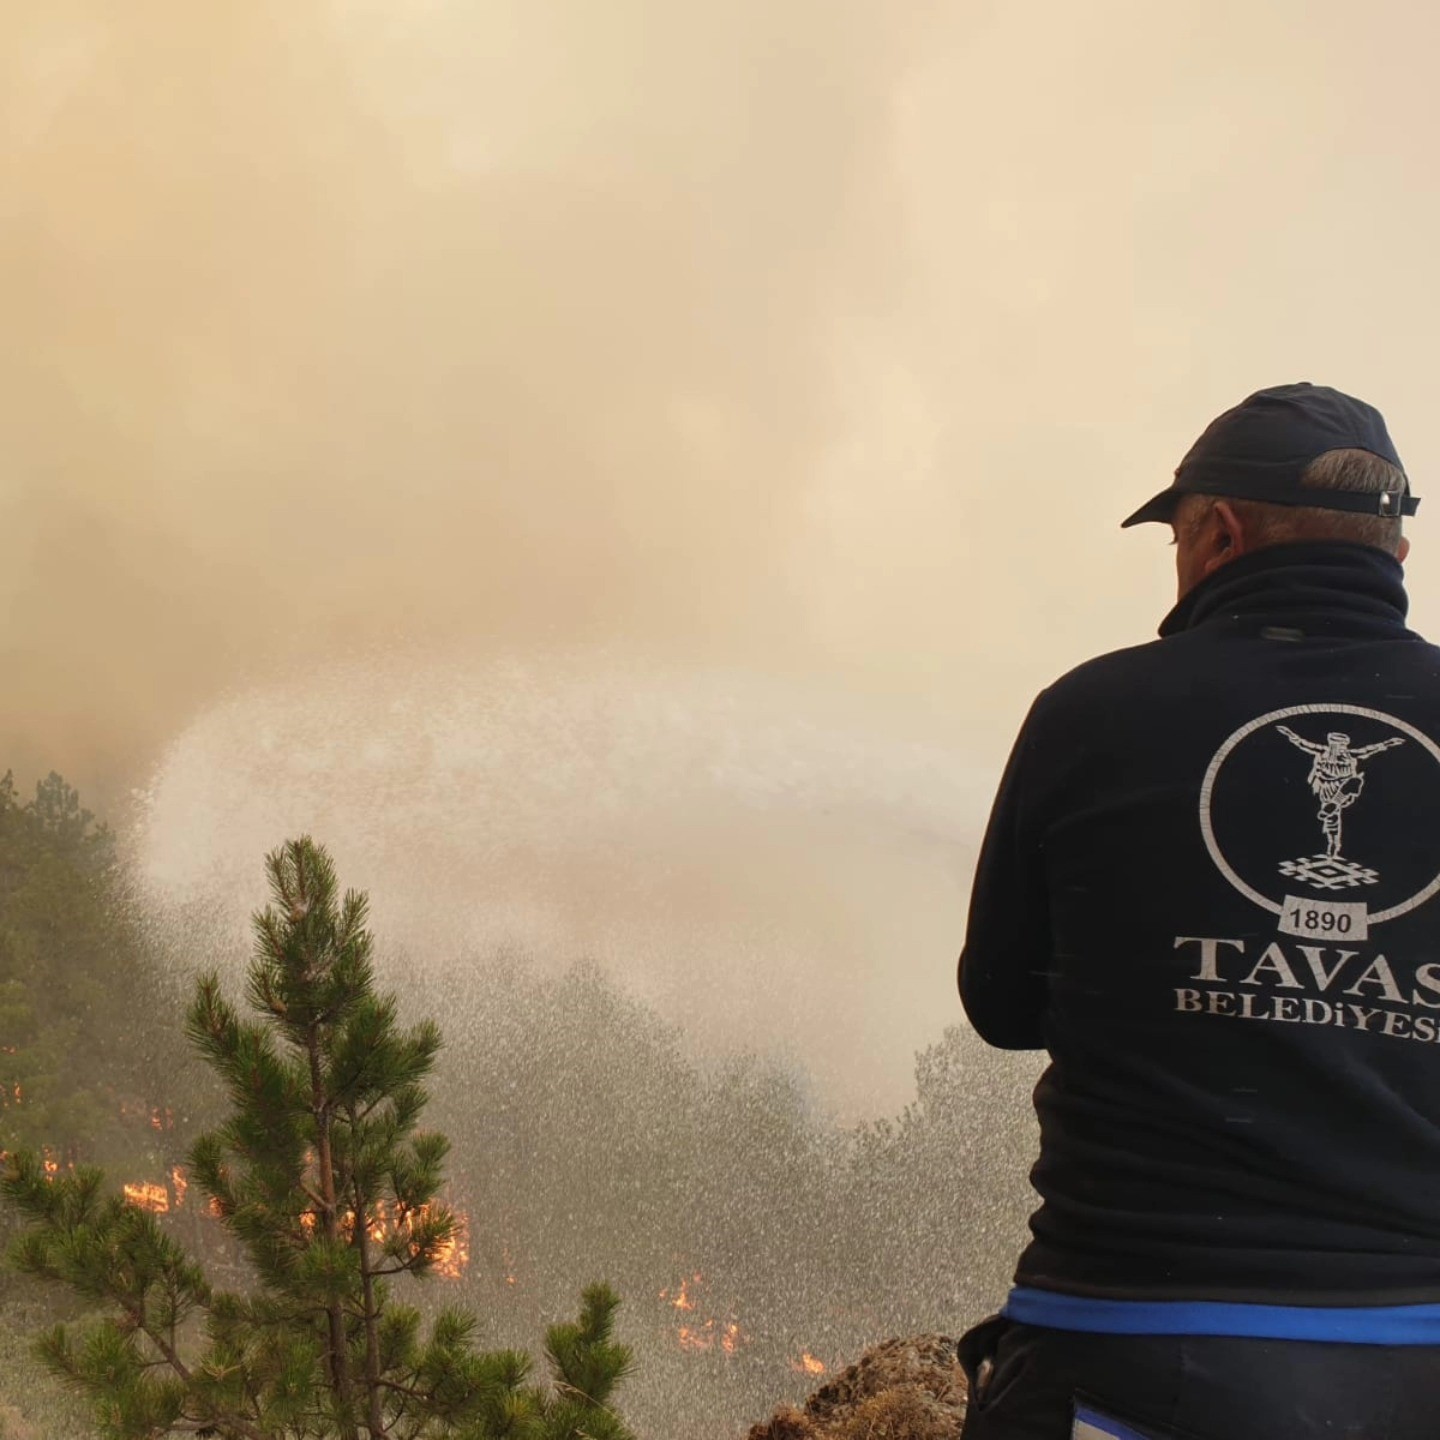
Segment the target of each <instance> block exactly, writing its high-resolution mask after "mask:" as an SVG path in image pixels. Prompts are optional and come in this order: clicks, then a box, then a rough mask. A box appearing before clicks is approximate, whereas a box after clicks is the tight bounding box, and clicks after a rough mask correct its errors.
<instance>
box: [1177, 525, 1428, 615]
mask: <svg viewBox="0 0 1440 1440" xmlns="http://www.w3.org/2000/svg"><path fill="white" fill-rule="evenodd" d="M1408 606H1409V600H1408V598H1407V597H1406V594H1405V583H1404V572H1403V570H1402V569H1401V567H1400V562H1399V561H1398V560H1397V559H1395V557H1394V556H1393V555H1389V554H1387V553H1386V552H1385V551H1383V550H1376V549H1375V548H1373V547H1372V546H1369V545H1356V544H1353V543H1349V542H1344V541H1331V540H1325V541H1306V542H1303V543H1301V544H1296V545H1271V546H1267V547H1266V548H1265V549H1263V550H1256V551H1253V552H1251V553H1250V554H1249V555H1242V556H1241V557H1240V559H1238V560H1232V561H1231V562H1230V564H1228V565H1222V566H1221V567H1220V569H1218V570H1216V571H1215V572H1214V573H1213V574H1212V575H1209V576H1207V577H1206V578H1205V579H1204V580H1202V581H1201V582H1200V583H1199V584H1198V585H1196V586H1195V587H1194V589H1192V590H1191V591H1190V592H1189V594H1187V595H1186V596H1185V597H1184V598H1183V599H1182V600H1181V601H1180V603H1179V604H1178V605H1176V606H1175V608H1174V609H1173V610H1171V612H1170V613H1169V614H1168V615H1167V616H1166V617H1165V619H1164V620H1163V621H1162V622H1161V624H1160V634H1161V635H1162V636H1170V635H1177V634H1179V633H1180V632H1181V631H1182V630H1191V629H1194V628H1195V627H1196V626H1198V625H1203V624H1205V623H1206V622H1207V621H1213V620H1231V621H1246V620H1251V621H1255V622H1258V623H1266V624H1277V625H1284V624H1286V622H1291V623H1292V624H1293V626H1294V628H1296V629H1299V630H1301V631H1303V632H1305V633H1310V634H1314V633H1322V634H1335V633H1343V632H1347V631H1348V632H1350V633H1355V632H1357V631H1359V632H1367V631H1368V632H1373V631H1374V630H1375V629H1376V628H1377V627H1378V628H1381V629H1385V630H1390V631H1400V632H1404V630H1405V612H1406V610H1407V608H1408Z"/></svg>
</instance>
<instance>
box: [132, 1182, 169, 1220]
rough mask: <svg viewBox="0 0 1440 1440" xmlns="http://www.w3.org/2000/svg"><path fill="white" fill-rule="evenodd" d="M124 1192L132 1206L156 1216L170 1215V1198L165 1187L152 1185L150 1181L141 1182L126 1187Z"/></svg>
mask: <svg viewBox="0 0 1440 1440" xmlns="http://www.w3.org/2000/svg"><path fill="white" fill-rule="evenodd" d="M124 1191H125V1198H126V1200H128V1201H129V1202H130V1204H132V1205H138V1206H139V1207H140V1209H142V1210H149V1211H150V1212H151V1213H152V1214H154V1215H165V1214H168V1213H169V1210H170V1196H169V1194H168V1193H167V1192H166V1190H165V1187H164V1186H163V1185H152V1184H151V1183H150V1182H149V1181H148V1180H141V1181H138V1182H136V1183H134V1184H127V1185H125V1186H124Z"/></svg>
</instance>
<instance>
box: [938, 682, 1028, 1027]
mask: <svg viewBox="0 0 1440 1440" xmlns="http://www.w3.org/2000/svg"><path fill="white" fill-rule="evenodd" d="M1042 698H1043V697H1042ZM1039 705H1040V701H1039V700H1037V701H1036V702H1035V705H1033V706H1032V707H1031V710H1030V714H1029V715H1028V716H1027V717H1026V720H1025V724H1024V725H1023V726H1022V728H1021V731H1020V735H1019V738H1018V739H1017V740H1016V741H1015V748H1014V749H1013V750H1012V751H1011V752H1010V760H1009V763H1008V764H1007V765H1006V767H1005V773H1004V775H1003V776H1002V777H1001V780H1000V790H999V793H998V794H997V795H996V797H995V804H994V808H993V809H992V810H991V812H990V823H989V825H988V826H987V828H986V831H985V840H984V843H983V844H982V846H981V847H980V859H979V862H978V863H977V865H976V867H975V881H974V885H973V887H972V888H971V891H970V920H969V924H968V926H967V927H966V933H965V948H964V950H963V952H962V953H961V956H960V976H959V979H960V998H961V1000H962V1002H963V1003H964V1006H965V1013H966V1015H968V1016H969V1017H970V1023H971V1024H972V1025H973V1026H974V1027H975V1029H976V1032H977V1033H978V1034H979V1035H980V1037H981V1038H982V1039H984V1040H986V1041H988V1042H989V1043H990V1044H991V1045H994V1046H997V1047H998V1048H1000V1049H1002V1050H1043V1049H1044V1048H1045V1039H1044V1033H1043V1027H1042V1023H1041V1022H1042V1018H1043V1016H1044V1012H1045V1005H1046V999H1047V993H1048V988H1049V972H1050V964H1051V943H1050V907H1049V901H1048V896H1047V892H1046V882H1045V868H1044V854H1043V848H1042V838H1041V833H1040V829H1039V826H1038V824H1037V822H1036V819H1035V816H1034V814H1033V807H1032V805H1031V801H1032V798H1033V797H1032V796H1031V794H1030V793H1029V788H1028V787H1029V786H1030V785H1031V783H1032V779H1033V771H1034V767H1035V760H1034V749H1035V743H1036V742H1035V728H1036V726H1035V715H1036V711H1037V709H1038V708H1039Z"/></svg>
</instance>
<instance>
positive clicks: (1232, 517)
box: [1204, 500, 1249, 575]
mask: <svg viewBox="0 0 1440 1440" xmlns="http://www.w3.org/2000/svg"><path fill="white" fill-rule="evenodd" d="M1208 540H1209V544H1208V546H1207V549H1208V550H1209V552H1210V553H1209V554H1208V555H1207V556H1206V557H1205V567H1204V574H1206V575H1210V574H1213V573H1214V572H1215V571H1216V570H1218V569H1219V568H1220V567H1221V566H1222V565H1228V564H1229V563H1230V561H1232V560H1238V559H1239V558H1240V557H1241V556H1242V555H1243V554H1245V552H1246V551H1247V550H1248V549H1249V546H1248V544H1247V543H1246V538H1245V526H1244V525H1243V524H1242V523H1241V521H1240V517H1239V516H1238V515H1237V514H1236V513H1235V507H1234V506H1233V505H1231V503H1230V502H1229V501H1228V500H1217V501H1216V502H1215V505H1214V508H1213V509H1212V510H1211V511H1210V534H1209V536H1208Z"/></svg>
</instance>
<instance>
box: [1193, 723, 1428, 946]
mask: <svg viewBox="0 0 1440 1440" xmlns="http://www.w3.org/2000/svg"><path fill="white" fill-rule="evenodd" d="M1286 722H1293V723H1286ZM1295 751H1299V752H1300V755H1299V756H1296V755H1295V753H1294V752H1295ZM1387 752H1389V755H1388V758H1387V759H1385V760H1384V761H1381V760H1380V759H1379V757H1380V756H1382V755H1387ZM1407 756H1408V759H1407V758H1406V757H1407ZM1297 760H1300V761H1301V762H1302V763H1300V764H1297V763H1296V761H1297ZM1304 760H1308V762H1309V763H1308V764H1305V763H1303V761H1304ZM1362 797H1363V799H1362ZM1435 807H1440V747H1437V745H1436V744H1435V742H1434V741H1433V740H1431V739H1430V737H1429V736H1428V735H1426V734H1424V733H1423V732H1422V731H1420V730H1417V729H1416V728H1415V727H1414V726H1413V725H1410V724H1408V723H1407V722H1406V721H1404V720H1399V719H1397V718H1396V717H1395V716H1393V715H1387V714H1385V713H1384V712H1383V711H1380V710H1372V709H1368V708H1365V707H1363V706H1358V705H1342V704H1334V705H1296V706H1291V707H1289V708H1288V709H1285V710H1272V711H1271V712H1270V713H1269V714H1266V715H1261V716H1259V717H1257V718H1256V719H1254V720H1251V721H1250V722H1249V723H1248V724H1246V725H1242V726H1241V727H1240V729H1238V730H1237V731H1235V733H1234V734H1233V735H1231V736H1230V737H1229V738H1228V739H1227V740H1226V741H1225V743H1224V744H1223V745H1221V747H1220V748H1219V750H1217V751H1216V752H1215V756H1214V758H1213V759H1212V760H1211V761H1210V765H1209V768H1208V769H1207V770H1206V772H1205V778H1204V781H1203V782H1202V784H1201V787H1200V829H1201V833H1202V834H1203V835H1204V837H1205V845H1206V847H1207V849H1208V850H1209V852H1210V856H1211V858H1212V859H1213V860H1214V862H1215V864H1216V865H1217V866H1218V867H1219V870H1220V873H1221V874H1222V875H1224V876H1225V878H1226V879H1227V880H1228V881H1229V882H1230V883H1231V884H1232V885H1233V886H1234V887H1235V888H1236V889H1237V890H1239V891H1240V893H1241V894H1242V895H1244V896H1246V897H1247V898H1248V899H1250V900H1253V901H1254V902H1255V904H1257V905H1260V906H1262V907H1263V908H1264V909H1266V910H1269V911H1271V912H1272V913H1273V914H1275V915H1276V916H1277V917H1278V922H1277V925H1278V929H1280V930H1281V931H1282V932H1284V933H1286V934H1290V935H1302V936H1319V937H1327V936H1328V937H1331V938H1335V939H1347V940H1362V939H1365V938H1366V937H1367V935H1368V933H1369V927H1370V926H1372V925H1378V924H1381V923H1383V922H1384V921H1386V920H1393V919H1394V918H1396V917H1397V916H1399V915H1404V914H1406V913H1408V912H1409V911H1411V910H1413V909H1414V908H1415V907H1416V906H1418V905H1423V904H1424V903H1425V902H1426V901H1427V900H1429V899H1430V898H1431V897H1432V896H1433V895H1435V894H1436V892H1437V891H1440V843H1437V844H1435V845H1434V846H1431V845H1430V844H1429V843H1425V842H1428V837H1429V835H1430V834H1431V833H1432V832H1440V827H1437V826H1436V825H1435V824H1434V821H1432V820H1428V819H1426V820H1424V821H1423V822H1420V823H1411V824H1404V823H1403V816H1402V815H1401V813H1400V812H1401V811H1402V810H1403V809H1407V808H1408V809H1412V810H1414V811H1416V812H1417V819H1418V815H1419V814H1424V813H1425V812H1426V811H1427V810H1428V814H1429V815H1430V816H1437V815H1440V808H1435ZM1397 820H1401V821H1402V824H1399V825H1397V824H1396V823H1395V822H1396V821H1397ZM1417 840H1419V841H1421V842H1422V844H1423V851H1421V852H1418V853H1417V848H1416V841H1417Z"/></svg>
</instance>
